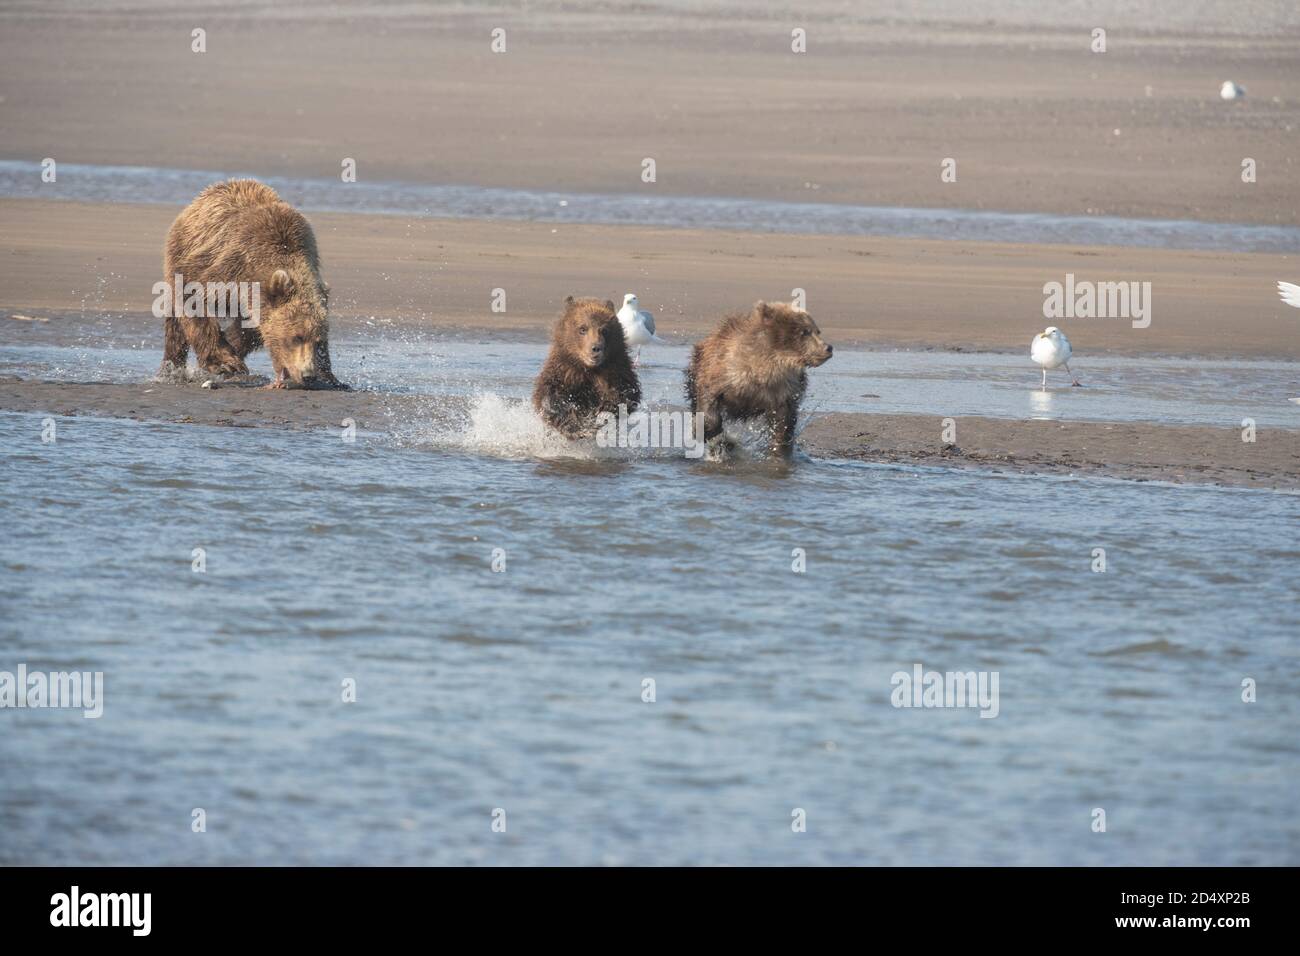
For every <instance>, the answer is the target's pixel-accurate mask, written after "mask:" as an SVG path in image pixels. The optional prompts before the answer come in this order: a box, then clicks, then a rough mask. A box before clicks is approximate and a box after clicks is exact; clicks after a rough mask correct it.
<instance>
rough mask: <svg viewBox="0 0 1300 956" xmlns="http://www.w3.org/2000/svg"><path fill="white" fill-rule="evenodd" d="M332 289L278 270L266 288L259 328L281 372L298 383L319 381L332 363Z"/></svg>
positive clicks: (263, 293)
mask: <svg viewBox="0 0 1300 956" xmlns="http://www.w3.org/2000/svg"><path fill="white" fill-rule="evenodd" d="M328 303H329V292H328V290H327V289H325V288H323V287H322V286H318V285H317V283H316V282H315V281H314V279H309V280H308V281H306V282H299V281H298V280H297V279H295V278H294V277H293V276H291V275H290V274H289V273H288V272H286V271H285V270H284V269H276V270H275V272H274V273H273V274H272V275H271V280H270V281H269V282H268V283H267V284H266V287H265V288H264V289H263V290H262V309H261V316H260V319H259V322H258V331H259V332H261V334H262V343H263V344H264V345H265V346H266V350H267V352H269V353H270V355H271V363H272V364H273V365H274V366H275V368H276V370H277V371H281V370H282V371H283V372H284V374H285V375H286V376H287V377H288V378H289V379H291V380H292V381H293V383H294V384H295V385H310V384H312V383H313V382H315V381H316V379H317V377H318V376H320V375H321V374H322V373H323V372H324V370H325V367H326V365H327V363H328V358H327V356H328V355H329V320H328V317H327V309H328Z"/></svg>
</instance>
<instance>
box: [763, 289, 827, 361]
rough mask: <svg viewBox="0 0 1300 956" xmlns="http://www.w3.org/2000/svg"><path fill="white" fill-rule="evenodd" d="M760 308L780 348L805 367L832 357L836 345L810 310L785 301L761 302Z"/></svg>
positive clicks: (772, 340) (771, 339)
mask: <svg viewBox="0 0 1300 956" xmlns="http://www.w3.org/2000/svg"><path fill="white" fill-rule="evenodd" d="M756 308H758V309H759V311H761V312H762V315H763V324H764V327H766V328H767V329H768V334H769V337H770V341H771V343H772V347H773V348H774V349H775V350H776V351H777V352H780V353H782V354H783V355H784V356H786V357H788V358H789V359H790V361H791V362H793V363H794V364H797V365H801V366H803V367H805V368H815V367H816V366H818V365H825V364H826V363H827V362H828V361H830V357H831V353H832V352H833V351H834V349H833V348H832V347H831V346H830V345H829V344H827V342H826V340H825V339H823V338H822V332H821V329H819V328H818V327H817V323H816V322H814V321H813V318H812V316H811V315H809V314H808V313H807V312H799V311H796V310H795V309H792V308H790V306H788V305H782V304H768V303H761V304H760V306H758V307H756Z"/></svg>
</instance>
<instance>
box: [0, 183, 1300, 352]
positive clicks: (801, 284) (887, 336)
mask: <svg viewBox="0 0 1300 956" xmlns="http://www.w3.org/2000/svg"><path fill="white" fill-rule="evenodd" d="M178 211H179V209H176V208H172V207H167V206H147V205H109V204H87V203H65V202H55V201H51V202H43V201H36V200H0V322H9V321H12V320H11V319H9V318H8V316H10V315H12V314H15V313H17V314H20V315H33V316H37V317H48V318H50V319H51V320H52V321H53V322H57V321H58V316H59V315H60V314H66V313H68V312H78V313H82V314H90V315H96V314H109V315H112V314H115V313H121V312H133V313H142V314H147V313H148V311H149V308H150V304H151V302H152V298H153V296H152V291H151V290H152V286H153V284H154V283H155V282H157V281H158V280H159V279H161V278H162V275H161V271H162V266H161V258H162V254H161V249H162V240H163V237H164V235H165V234H166V231H167V227H168V226H169V225H170V224H171V220H172V219H173V218H174V216H175V215H176V213H177V212H178ZM311 220H312V223H313V225H314V227H315V230H316V235H317V238H318V241H319V243H320V248H321V254H322V257H323V262H324V268H323V271H324V275H325V277H326V279H327V280H328V281H329V283H330V286H331V288H332V293H331V302H330V306H331V312H332V321H333V322H334V323H335V324H336V327H337V328H339V329H340V330H342V331H344V332H346V330H347V328H348V326H349V324H350V323H354V322H357V321H359V320H365V319H368V318H369V317H371V316H378V317H380V318H382V319H386V320H390V321H392V322H393V323H394V324H396V325H398V326H408V327H427V328H438V329H448V328H472V329H474V330H476V331H478V332H480V333H484V334H488V335H491V334H506V333H513V334H525V335H528V336H530V337H533V338H536V339H538V340H540V339H541V338H542V337H544V336H545V334H546V332H547V330H548V329H549V327H550V325H551V323H552V322H553V321H554V318H555V316H556V314H557V313H558V310H559V306H560V303H561V302H562V301H563V299H564V297H565V296H566V295H570V294H577V295H599V296H605V297H608V298H611V299H616V300H618V299H620V297H621V295H622V294H623V293H624V292H626V291H628V290H629V289H635V290H636V291H637V292H638V294H639V296H640V300H641V304H642V307H644V308H648V309H650V310H651V311H652V312H654V313H655V314H656V316H657V319H658V322H659V327H660V333H661V334H662V335H664V336H666V337H667V338H669V339H670V340H675V341H683V340H685V341H691V340H694V339H696V338H699V337H701V336H702V335H704V334H706V333H707V331H708V330H709V329H711V328H712V327H713V325H714V324H715V323H716V322H717V320H718V319H719V318H720V317H721V316H722V315H723V314H725V313H726V312H728V311H731V310H733V309H737V308H743V307H745V306H747V305H749V304H750V303H752V302H753V301H754V300H755V299H756V298H760V297H763V298H768V299H781V298H788V297H789V296H790V294H791V290H792V289H794V288H796V287H797V288H802V289H804V290H805V291H806V293H807V301H808V308H809V311H810V312H811V313H812V314H813V316H814V317H815V318H816V319H817V320H818V322H819V323H820V324H821V326H822V328H823V330H824V331H825V332H826V333H827V335H828V337H829V338H830V339H831V340H832V341H834V342H836V343H838V344H842V345H861V346H865V347H869V348H920V349H932V348H933V349H965V350H982V351H997V352H1011V353H1025V354H1027V352H1028V343H1029V340H1030V338H1032V336H1033V335H1034V334H1035V333H1037V332H1039V331H1041V330H1042V328H1043V326H1044V325H1046V324H1048V322H1047V320H1044V318H1043V298H1044V296H1043V285H1044V283H1046V282H1051V281H1056V282H1061V281H1063V280H1064V278H1065V275H1066V274H1067V273H1073V274H1074V275H1075V276H1076V277H1077V278H1078V279H1081V280H1085V279H1089V278H1091V279H1092V280H1093V281H1146V282H1151V284H1152V285H1151V291H1152V302H1153V310H1152V321H1151V325H1150V327H1149V328H1145V329H1135V328H1133V327H1132V323H1131V322H1130V321H1128V320H1126V319H1076V320H1074V321H1072V322H1061V323H1059V324H1061V325H1063V326H1065V327H1066V328H1067V330H1068V332H1069V335H1070V340H1071V342H1072V343H1073V344H1074V347H1075V350H1076V351H1077V352H1078V353H1079V354H1080V355H1086V354H1087V353H1089V352H1110V353H1114V354H1118V355H1195V356H1202V357H1207V358H1209V357H1212V358H1275V359H1276V358H1282V359H1297V358H1300V335H1297V334H1296V329H1297V324H1296V323H1297V315H1296V313H1295V310H1294V309H1291V308H1288V307H1287V306H1286V305H1284V304H1282V303H1281V302H1280V301H1279V299H1278V297H1277V293H1276V289H1275V284H1276V281H1277V279H1278V278H1281V277H1284V276H1288V275H1295V274H1296V272H1297V269H1300V261H1298V260H1297V258H1296V257H1289V256H1282V255H1265V254H1258V253H1253V254H1244V253H1231V252H1223V253H1213V252H1187V251H1181V250H1163V249H1120V248H1111V247H1088V246H1052V245H1025V244H1011V243H958V242H937V241H936V242H932V241H925V240H910V239H865V238H853V237H845V236H792V235H769V234H761V233H748V232H720V231H708V230H675V229H674V230H669V229H659V230H651V229H644V228H637V227H631V226H577V225H573V226H556V225H552V224H549V223H511V222H481V221H466V220H437V219H406V218H403V217H399V216H367V215H348V214H338V213H318V214H314V215H312V216H311ZM1298 278H1300V277H1298ZM496 288H502V289H504V290H505V291H506V311H505V312H504V313H496V312H493V311H491V302H492V290H493V289H496ZM54 331H55V330H46V334H49V333H51V332H54ZM158 337H159V338H158V341H159V351H160V354H161V348H162V345H161V342H162V339H161V329H160V330H159V332H158Z"/></svg>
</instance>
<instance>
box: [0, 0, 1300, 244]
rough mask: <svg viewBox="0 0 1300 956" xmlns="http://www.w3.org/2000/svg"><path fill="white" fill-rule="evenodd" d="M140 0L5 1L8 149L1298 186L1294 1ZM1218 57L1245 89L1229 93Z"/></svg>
mask: <svg viewBox="0 0 1300 956" xmlns="http://www.w3.org/2000/svg"><path fill="white" fill-rule="evenodd" d="M140 6H141V5H138V4H132V5H129V6H126V7H116V6H115V5H113V4H102V3H94V4H91V3H84V2H83V3H77V2H69V3H61V4H59V9H58V10H57V11H49V10H44V9H43V5H41V4H30V5H29V6H28V8H27V9H17V10H14V9H10V10H5V11H0V17H2V18H3V19H0V22H2V23H3V29H2V30H0V78H2V79H3V83H2V84H0V94H2V95H0V144H2V145H0V158H4V159H15V160H25V161H29V162H32V163H39V162H40V161H41V159H42V158H44V157H47V156H48V157H52V158H54V159H56V160H57V161H59V162H60V163H98V164H108V165H134V166H155V167H179V168H189V169H213V168H216V169H226V170H230V171H241V172H248V173H253V174H257V175H261V176H271V175H286V176H292V177H302V178H324V179H331V180H338V178H339V173H340V164H341V161H342V160H343V159H344V158H345V157H350V158H353V159H355V160H356V162H357V171H358V179H359V181H380V180H390V181H410V182H428V183H452V184H466V185H482V186H503V187H511V188H521V189H553V190H561V191H569V192H575V191H576V192H599V193H635V192H645V191H651V192H653V193H654V194H671V195H680V196H736V197H744V198H756V199H770V200H784V201H815V202H825V203H854V204H860V205H883V206H922V207H937V208H962V209H972V210H1005V211H1011V212H1017V211H1028V212H1055V213H1064V214H1078V215H1102V214H1106V215H1114V216H1129V217H1152V218H1169V219H1201V220H1213V221H1225V222H1245V223H1280V224H1286V225H1295V213H1296V210H1297V209H1300V176H1297V175H1296V172H1297V161H1298V160H1297V157H1296V155H1295V150H1294V143H1295V135H1296V130H1297V129H1300V119H1297V105H1300V71H1297V70H1296V68H1295V47H1296V43H1297V40H1298V39H1300V17H1298V16H1297V15H1296V14H1295V13H1294V12H1290V13H1288V12H1287V11H1286V10H1285V9H1284V8H1279V9H1278V10H1275V11H1272V12H1273V14H1274V17H1275V19H1274V20H1273V21H1269V20H1268V19H1266V18H1264V17H1263V11H1258V10H1256V9H1254V8H1253V7H1252V8H1249V9H1247V10H1245V11H1243V13H1242V15H1240V16H1238V17H1235V18H1232V19H1231V20H1230V21H1229V22H1223V21H1222V20H1221V18H1215V19H1212V20H1211V21H1210V22H1208V23H1205V22H1202V21H1203V13H1198V12H1197V11H1183V10H1181V9H1180V5H1178V4H1164V5H1163V7H1164V9H1161V10H1160V12H1159V13H1147V14H1143V13H1142V12H1141V11H1140V10H1137V9H1132V10H1130V9H1128V8H1127V6H1128V5H1125V4H1120V3H1112V4H1108V5H1105V6H1106V9H1104V10H1103V9H1095V7H1096V5H1092V4H1089V5H1081V6H1079V7H1078V8H1077V9H1076V10H1073V11H1070V13H1069V14H1068V15H1064V14H1062V13H1060V12H1055V13H1053V12H1051V11H1037V10H1036V9H1035V5H1034V4H1024V3H1018V4H1012V5H1011V6H1010V7H1009V8H1008V9H1006V10H999V9H997V7H998V6H999V5H997V4H992V5H987V6H981V7H980V8H972V7H970V6H969V5H967V4H960V3H955V2H954V3H950V4H939V5H936V4H933V3H930V4H926V5H924V7H925V8H927V9H919V10H915V11H909V10H901V9H899V8H898V7H897V5H889V6H886V5H883V4H882V5H873V4H865V5H862V6H859V5H856V4H842V3H833V2H818V3H812V4H800V5H798V9H793V8H792V9H789V10H786V9H783V8H767V7H765V5H763V4H757V5H751V4H734V5H729V6H727V7H725V8H724V9H721V10H720V9H717V8H714V9H712V10H708V9H705V8H706V7H707V5H703V4H700V5H695V4H691V3H671V4H654V3H651V4H640V3H635V4H631V3H630V4H626V5H622V4H618V3H612V4H601V5H599V6H598V8H596V9H589V8H588V7H587V5H584V4H566V3H560V2H555V3H545V4H540V5H538V4H532V5H525V4H521V3H499V4H493V5H491V6H489V7H487V8H485V9H479V10H466V9H464V8H463V7H460V6H458V5H453V6H451V7H450V8H443V7H441V6H439V5H424V4H420V3H413V4H391V5H384V6H382V7H379V8H375V7H364V6H361V5H359V4H355V3H343V4H339V5H337V6H335V5H330V6H329V7H322V6H321V5H319V4H298V3H289V4H276V5H273V6H272V5H257V6H256V9H255V10H250V9H247V8H243V9H241V8H236V9H233V10H226V9H223V8H221V7H220V6H219V5H212V6H211V7H209V6H207V5H206V4H202V5H200V6H199V8H198V10H195V9H187V8H185V7H184V6H183V5H179V4H178V5H170V4H166V3H153V4H150V5H148V6H147V7H145V8H144V9H145V10H147V12H144V13H142V12H141V9H140ZM697 6H698V7H699V8H700V9H696V7H697ZM945 6H946V7H947V8H948V9H946V10H945V9H941V8H943V7H945ZM928 10H929V11H932V12H928ZM200 11H201V12H200ZM78 12H80V14H81V15H78ZM1098 16H1104V17H1105V19H1104V20H1100V21H1096V20H1095V19H1094V18H1095V17H1098ZM200 21H201V23H202V26H203V27H204V28H205V29H206V30H207V52H206V53H203V54H196V53H193V52H191V49H190V36H189V33H190V30H191V29H192V28H193V27H195V26H196V25H198V24H199V22H200ZM1048 24H1051V25H1050V26H1049V25H1048ZM1099 24H1104V25H1105V26H1106V27H1109V29H1110V34H1109V43H1108V49H1107V52H1105V53H1092V52H1090V49H1089V44H1090V42H1091V37H1090V33H1091V30H1092V28H1093V27H1095V26H1098V25H1099ZM800 25H801V28H803V29H806V30H807V34H808V52H807V53H806V54H794V53H792V52H791V50H790V44H791V37H790V34H791V29H792V27H795V26H800ZM497 27H500V28H502V29H505V30H506V31H507V36H508V44H507V51H506V52H505V53H504V54H493V53H492V52H491V50H490V48H489V43H490V37H491V31H492V29H494V28H497ZM1234 28H1235V32H1234ZM1243 34H1249V35H1243ZM51 63H57V65H58V68H57V69H51ZM633 65H634V66H633ZM105 77H111V82H104V78H105ZM1225 78H1233V79H1236V80H1238V81H1240V82H1241V83H1242V84H1243V85H1244V86H1246V87H1247V89H1248V91H1249V95H1248V97H1247V98H1246V99H1245V100H1243V101H1241V102H1237V103H1227V104H1225V103H1223V102H1222V101H1220V99H1219V97H1218V88H1219V84H1220V83H1221V82H1222V81H1223V80H1224V79H1225ZM161 91H166V95H165V97H160V92H161ZM1246 156H1249V157H1251V158H1253V159H1254V160H1255V161H1256V162H1257V164H1258V177H1257V181H1256V182H1254V183H1251V184H1245V183H1243V182H1242V181H1241V178H1240V172H1241V162H1242V159H1243V157H1246ZM646 157H650V158H653V159H654V160H655V161H656V163H657V178H656V182H655V183H654V184H653V185H649V184H645V183H643V182H642V181H641V169H642V166H641V164H642V161H643V159H644V158H646ZM945 158H953V159H955V160H956V162H957V171H958V175H957V179H956V181H955V182H950V183H945V182H941V180H940V175H939V173H940V163H941V161H942V160H943V159H945Z"/></svg>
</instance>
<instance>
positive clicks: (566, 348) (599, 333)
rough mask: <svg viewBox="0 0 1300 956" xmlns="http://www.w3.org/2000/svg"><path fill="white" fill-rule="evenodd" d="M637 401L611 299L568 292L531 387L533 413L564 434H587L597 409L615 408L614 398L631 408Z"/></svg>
mask: <svg viewBox="0 0 1300 956" xmlns="http://www.w3.org/2000/svg"><path fill="white" fill-rule="evenodd" d="M640 402H641V382H640V381H639V380H638V379H637V377H636V372H635V371H633V369H632V362H631V360H630V359H629V358H628V354H627V342H626V341H625V340H624V338H623V327H622V326H621V325H620V324H619V321H618V319H617V317H616V316H615V312H614V303H613V302H610V301H608V300H607V301H605V302H601V301H600V300H599V299H575V298H574V297H573V296H569V297H568V298H567V299H565V300H564V314H563V315H562V316H561V317H560V320H559V321H558V322H556V323H555V328H554V330H553V331H552V333H551V351H550V354H549V355H547V357H546V364H545V365H543V366H542V371H541V374H540V375H538V376H537V384H536V385H535V386H534V388H533V407H534V408H535V409H536V410H537V414H539V415H540V416H541V417H542V420H543V421H545V422H546V424H548V425H550V426H551V427H552V428H554V429H555V430H556V431H558V432H560V433H561V434H563V435H565V436H567V437H569V438H589V437H591V435H593V434H594V433H595V430H596V416H597V415H598V414H599V413H600V412H611V413H613V414H618V406H619V405H620V404H622V405H626V406H627V410H628V411H629V412H632V411H634V410H635V409H636V407H637V405H638V404H640Z"/></svg>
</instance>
